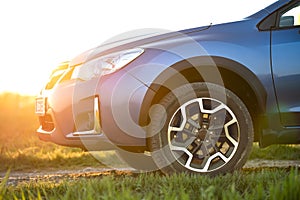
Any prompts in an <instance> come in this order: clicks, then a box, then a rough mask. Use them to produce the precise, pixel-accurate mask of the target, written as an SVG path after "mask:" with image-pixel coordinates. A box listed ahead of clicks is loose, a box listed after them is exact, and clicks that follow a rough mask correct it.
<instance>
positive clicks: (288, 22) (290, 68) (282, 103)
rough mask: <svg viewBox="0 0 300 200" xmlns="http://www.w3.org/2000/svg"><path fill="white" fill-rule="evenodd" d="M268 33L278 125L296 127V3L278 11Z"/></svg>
mask: <svg viewBox="0 0 300 200" xmlns="http://www.w3.org/2000/svg"><path fill="white" fill-rule="evenodd" d="M276 24H277V25H276V28H274V29H273V30H272V31H271V55H272V58H271V59H272V70H273V77H274V86H275V91H276V95H277V102H278V108H279V111H280V117H281V122H282V125H283V126H285V127H291V126H299V125H300V2H299V1H294V3H293V4H290V5H289V6H287V7H285V8H284V9H282V10H280V11H279V12H278V15H277V23H276Z"/></svg>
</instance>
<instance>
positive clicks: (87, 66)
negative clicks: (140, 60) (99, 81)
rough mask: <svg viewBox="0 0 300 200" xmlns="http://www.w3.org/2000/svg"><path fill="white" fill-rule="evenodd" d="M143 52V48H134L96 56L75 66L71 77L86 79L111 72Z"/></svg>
mask: <svg viewBox="0 0 300 200" xmlns="http://www.w3.org/2000/svg"><path fill="white" fill-rule="evenodd" d="M143 52H144V49H141V48H135V49H130V50H126V51H120V52H116V53H112V54H108V55H105V56H102V57H100V58H96V59H94V60H91V61H89V62H87V63H83V64H82V65H79V66H76V67H75V69H74V71H73V74H72V77H71V79H80V80H84V81H87V80H90V79H92V78H94V77H97V76H104V75H107V74H111V73H113V72H115V71H117V70H119V69H121V68H122V67H124V66H126V65H127V64H129V63H130V62H131V61H133V60H134V59H136V58H137V57H138V56H140V55H141V54H142V53H143Z"/></svg>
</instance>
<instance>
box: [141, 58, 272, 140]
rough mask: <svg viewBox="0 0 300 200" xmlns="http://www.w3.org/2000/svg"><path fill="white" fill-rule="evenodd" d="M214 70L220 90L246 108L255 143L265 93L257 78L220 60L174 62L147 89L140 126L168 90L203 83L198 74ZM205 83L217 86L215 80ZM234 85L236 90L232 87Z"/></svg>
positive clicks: (192, 59) (145, 121) (264, 108)
mask: <svg viewBox="0 0 300 200" xmlns="http://www.w3.org/2000/svg"><path fill="white" fill-rule="evenodd" d="M212 65H214V66H215V67H213V66H212ZM212 68H214V70H212V71H210V70H209V69H212ZM203 69H204V70H203ZM216 69H217V70H218V71H219V73H220V77H221V79H222V82H223V84H224V86H225V87H226V88H228V89H230V90H231V91H232V92H234V93H235V94H236V95H237V96H239V98H240V99H241V100H242V101H243V102H244V103H245V104H246V107H247V108H248V110H249V112H250V114H251V116H252V120H253V124H254V131H255V136H254V140H255V141H258V139H259V133H260V115H261V114H263V113H264V112H265V110H266V96H267V93H266V91H265V88H264V87H263V85H262V83H261V82H260V80H259V79H258V77H257V76H256V75H255V74H254V73H253V72H251V71H250V70H249V69H248V68H247V67H246V66H244V65H242V64H240V63H238V62H236V61H233V60H231V59H228V58H223V57H211V56H205V57H204V56H203V57H193V58H190V59H187V60H183V61H180V62H177V63H175V64H174V65H172V66H170V67H168V68H167V69H166V70H165V71H163V73H161V74H160V75H159V76H158V77H157V78H156V79H155V81H153V83H152V84H151V85H150V88H151V89H150V90H149V91H148V92H147V94H146V96H145V98H144V101H143V104H142V108H141V113H140V118H139V123H140V125H141V126H147V125H148V124H149V120H150V118H149V115H148V111H149V109H150V107H151V106H152V105H154V104H156V103H158V102H159V101H160V100H161V99H162V98H163V97H164V96H165V95H166V94H167V93H169V92H170V91H171V89H175V88H177V87H179V86H181V85H183V84H187V83H194V82H203V81H204V79H205V78H203V77H202V76H201V74H200V73H199V71H201V72H208V73H210V72H212V73H215V72H216V71H215V70H216ZM206 82H211V83H215V84H220V81H219V80H217V79H215V80H214V79H212V80H211V81H206ZM221 84H222V83H221ZM165 85H168V87H165ZM237 85H238V86H239V87H236V86H237ZM153 91H155V92H153Z"/></svg>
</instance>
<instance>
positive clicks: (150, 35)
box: [70, 25, 211, 67]
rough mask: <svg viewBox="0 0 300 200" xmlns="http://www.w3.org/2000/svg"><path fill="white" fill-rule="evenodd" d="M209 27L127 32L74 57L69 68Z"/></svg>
mask: <svg viewBox="0 0 300 200" xmlns="http://www.w3.org/2000/svg"><path fill="white" fill-rule="evenodd" d="M210 27H211V25H208V26H202V27H198V28H193V29H186V30H181V31H175V32H171V31H167V30H156V29H142V30H137V31H136V32H133V31H131V32H127V33H124V34H122V35H119V36H116V37H113V38H111V39H109V40H107V41H106V42H104V43H103V44H101V45H100V46H97V47H95V48H92V49H90V50H88V51H85V52H83V53H81V54H79V55H78V56H76V57H75V58H74V59H72V60H71V61H70V66H71V67H72V66H77V65H80V64H82V63H84V62H87V61H90V60H93V59H95V58H98V57H100V56H103V55H106V54H109V53H113V52H117V51H122V50H126V49H130V48H135V47H138V46H142V45H145V44H149V43H153V42H158V41H161V40H166V39H173V38H176V37H182V36H184V35H188V34H191V33H195V32H200V31H204V30H207V29H209V28H210Z"/></svg>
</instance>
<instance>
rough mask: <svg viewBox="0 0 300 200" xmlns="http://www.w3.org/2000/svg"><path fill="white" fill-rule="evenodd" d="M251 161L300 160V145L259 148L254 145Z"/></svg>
mask: <svg viewBox="0 0 300 200" xmlns="http://www.w3.org/2000/svg"><path fill="white" fill-rule="evenodd" d="M249 159H266V160H300V145H271V146H268V147H266V148H259V147H258V144H254V145H253V148H252V152H251V154H250V157H249Z"/></svg>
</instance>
